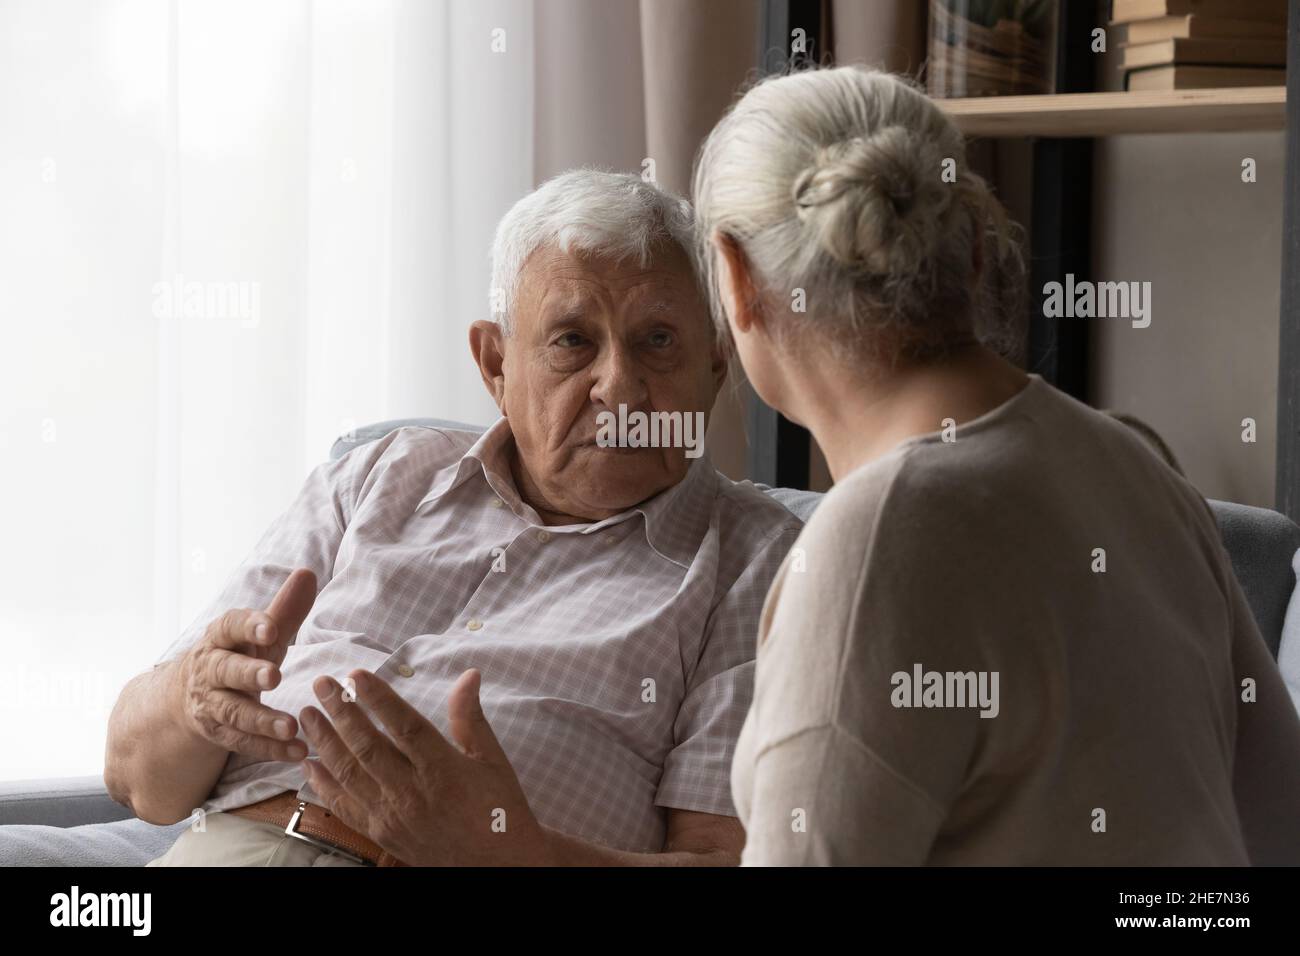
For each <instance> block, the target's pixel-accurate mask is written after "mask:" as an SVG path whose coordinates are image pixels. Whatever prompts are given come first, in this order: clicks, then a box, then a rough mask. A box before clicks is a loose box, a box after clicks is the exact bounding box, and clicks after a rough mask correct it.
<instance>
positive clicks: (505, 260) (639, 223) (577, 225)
mask: <svg viewBox="0 0 1300 956" xmlns="http://www.w3.org/2000/svg"><path fill="white" fill-rule="evenodd" d="M694 225H695V217H694V215H693V213H692V212H691V205H690V203H688V202H687V201H686V200H685V199H682V198H681V197H680V196H674V195H673V194H672V193H670V192H668V191H667V190H664V189H660V188H659V187H658V186H656V185H655V184H654V183H649V182H646V181H645V180H643V179H641V177H640V176H637V175H635V174H633V173H612V172H608V171H606V170H601V169H572V170H569V171H568V172H565V173H561V174H560V175H558V176H556V177H554V178H553V179H548V180H547V181H546V182H544V183H543V184H542V185H541V186H539V187H537V189H535V190H533V191H532V192H531V193H529V194H528V195H527V196H525V197H524V198H523V199H521V200H519V201H518V202H517V203H515V204H514V205H513V206H511V207H510V211H509V212H507V213H506V214H505V215H504V216H502V217H501V221H500V222H499V223H497V231H496V236H495V237H494V238H493V240H492V286H491V290H490V299H491V303H492V318H493V319H494V320H495V321H496V322H497V323H498V324H500V325H501V327H502V329H503V330H504V331H505V332H506V334H507V335H509V334H510V332H511V330H512V327H513V324H514V323H513V321H512V314H511V310H512V309H513V308H514V304H515V297H516V294H517V293H518V291H519V274H520V273H521V272H522V271H523V268H524V263H525V262H526V261H527V259H528V257H529V256H530V255H532V254H533V253H534V252H536V251H537V250H538V249H540V248H542V247H543V246H555V247H556V248H558V249H559V250H560V251H561V252H563V253H565V254H570V253H574V252H579V253H583V254H586V255H594V256H607V257H610V258H612V259H614V260H616V261H623V260H626V259H635V260H636V261H637V263H638V265H639V266H640V267H641V268H643V269H644V268H647V267H649V265H650V257H651V254H652V253H653V252H654V250H655V248H656V247H662V245H663V243H665V242H671V243H675V244H676V245H677V246H679V247H680V248H681V250H682V252H683V254H684V255H685V256H686V261H687V262H688V263H690V262H692V248H693V246H692V243H693V241H694V240H693V233H692V230H693V228H694ZM692 276H694V271H693V269H692Z"/></svg>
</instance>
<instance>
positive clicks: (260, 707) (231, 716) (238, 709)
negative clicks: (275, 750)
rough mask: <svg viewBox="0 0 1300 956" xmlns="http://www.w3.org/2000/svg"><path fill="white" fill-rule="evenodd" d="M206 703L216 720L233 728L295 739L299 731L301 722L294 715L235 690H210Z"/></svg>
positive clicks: (272, 736) (271, 736)
mask: <svg viewBox="0 0 1300 956" xmlns="http://www.w3.org/2000/svg"><path fill="white" fill-rule="evenodd" d="M204 704H205V706H206V707H207V710H208V714H209V715H210V717H211V718H212V719H213V720H215V721H216V722H217V723H218V724H221V725H222V726H225V727H230V728H231V729H233V730H238V731H243V732H244V733H250V734H257V735H258V736H260V737H269V738H272V739H274V740H280V741H289V740H293V739H294V737H296V736H297V734H298V721H297V720H295V719H294V718H293V717H292V716H290V715H289V714H286V713H285V712H284V711H282V710H274V709H272V708H270V707H267V706H266V705H265V704H259V703H257V702H256V701H254V700H252V699H251V698H249V697H246V696H245V695H243V694H237V693H235V692H234V691H230V690H221V689H220V688H218V689H216V690H213V691H210V692H209V693H208V695H207V697H206V698H205V700H204Z"/></svg>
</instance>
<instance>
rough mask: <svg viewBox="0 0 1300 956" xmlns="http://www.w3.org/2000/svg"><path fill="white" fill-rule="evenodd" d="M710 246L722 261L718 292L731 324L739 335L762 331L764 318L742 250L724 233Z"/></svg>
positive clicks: (714, 235) (751, 274)
mask: <svg viewBox="0 0 1300 956" xmlns="http://www.w3.org/2000/svg"><path fill="white" fill-rule="evenodd" d="M713 246H714V248H715V249H716V250H717V252H718V256H719V258H720V259H721V260H722V261H721V267H722V268H721V269H720V271H719V274H718V291H719V292H720V293H721V295H722V304H723V307H724V308H725V309H726V311H727V314H728V315H729V316H730V317H731V321H732V324H733V325H734V326H735V328H736V330H737V331H738V332H740V333H741V334H742V335H743V334H744V333H746V332H749V331H750V330H751V329H753V328H755V327H756V326H757V327H758V328H762V326H763V315H762V308H761V305H760V300H759V295H758V288H757V286H756V285H755V283H754V274H753V272H752V271H751V270H750V267H749V259H747V258H746V257H745V250H743V249H741V248H740V243H738V242H736V240H735V239H734V238H732V237H731V236H729V235H727V234H726V233H725V232H715V233H714V234H713Z"/></svg>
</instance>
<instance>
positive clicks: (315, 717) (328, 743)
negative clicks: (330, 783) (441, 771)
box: [298, 704, 411, 806]
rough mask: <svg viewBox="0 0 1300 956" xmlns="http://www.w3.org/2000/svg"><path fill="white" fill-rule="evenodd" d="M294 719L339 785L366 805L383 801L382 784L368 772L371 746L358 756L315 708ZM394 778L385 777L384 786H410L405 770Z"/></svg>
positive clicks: (408, 775) (371, 755)
mask: <svg viewBox="0 0 1300 956" xmlns="http://www.w3.org/2000/svg"><path fill="white" fill-rule="evenodd" d="M347 706H349V707H352V706H353V705H351V704H348V705H347ZM354 709H356V710H358V711H359V710H360V708H354ZM362 716H364V715H362ZM298 722H299V724H301V725H302V732H303V734H305V735H306V737H307V739H308V740H310V741H311V742H312V744H313V745H314V746H315V748H316V753H317V754H318V755H319V758H320V764H321V766H323V767H324V768H325V769H326V770H328V771H329V772H330V773H331V774H332V775H333V776H334V779H335V780H337V781H338V782H339V784H340V786H342V787H343V788H344V789H345V790H347V791H348V793H350V794H352V795H353V796H354V797H356V798H357V799H358V800H360V801H361V802H362V803H363V804H364V805H366V806H377V805H378V804H379V803H380V802H381V801H382V800H383V796H384V790H385V787H384V786H383V785H381V783H380V781H378V780H376V779H375V777H374V776H373V775H372V774H371V766H370V764H369V762H368V761H370V760H371V759H373V756H374V751H373V750H372V749H370V748H369V747H366V746H363V747H362V748H361V753H360V754H359V755H358V754H356V753H353V752H352V748H351V747H350V746H348V744H347V743H346V742H345V741H344V740H343V738H342V736H340V734H339V732H338V729H337V728H336V727H335V726H334V725H333V724H332V723H330V719H329V718H328V717H327V716H325V714H323V713H322V712H321V711H319V710H317V709H316V708H315V707H304V708H303V709H302V710H301V711H299V713H298ZM376 733H378V731H376ZM377 772H379V773H383V772H384V771H383V769H382V765H381V767H379V768H377ZM389 772H390V773H391V771H389ZM397 777H398V779H392V778H388V779H387V780H386V783H387V785H388V788H393V787H398V786H408V787H409V786H410V783H411V779H410V774H409V773H406V774H400V773H399V774H397Z"/></svg>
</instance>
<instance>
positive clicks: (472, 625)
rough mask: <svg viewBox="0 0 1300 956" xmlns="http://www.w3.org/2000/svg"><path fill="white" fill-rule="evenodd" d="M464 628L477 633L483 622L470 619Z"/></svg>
mask: <svg viewBox="0 0 1300 956" xmlns="http://www.w3.org/2000/svg"><path fill="white" fill-rule="evenodd" d="M465 626H466V627H467V628H469V629H470V630H471V631H477V630H478V629H479V628H481V627H482V626H483V622H482V621H480V620H479V619H478V618H476V617H472V618H470V619H469V620H468V621H467V622H466V623H465Z"/></svg>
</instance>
